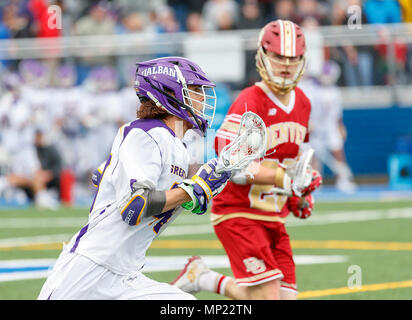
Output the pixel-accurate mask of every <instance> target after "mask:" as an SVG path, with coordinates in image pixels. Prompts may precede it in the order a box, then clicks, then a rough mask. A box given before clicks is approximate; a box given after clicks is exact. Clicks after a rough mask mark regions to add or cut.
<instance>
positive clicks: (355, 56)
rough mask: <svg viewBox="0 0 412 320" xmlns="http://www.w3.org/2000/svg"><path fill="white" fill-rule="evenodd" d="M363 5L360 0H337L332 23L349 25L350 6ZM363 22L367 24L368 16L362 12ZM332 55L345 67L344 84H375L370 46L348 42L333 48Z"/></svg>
mask: <svg viewBox="0 0 412 320" xmlns="http://www.w3.org/2000/svg"><path fill="white" fill-rule="evenodd" d="M351 5H358V6H360V5H361V1H360V0H348V1H345V0H343V1H336V2H335V3H334V5H333V8H332V18H331V22H332V25H348V21H349V15H350V14H349V13H348V7H349V6H351ZM361 20H362V24H367V23H368V20H367V17H366V16H365V15H364V14H363V12H362V17H361ZM332 56H333V58H334V59H335V60H337V61H340V63H341V64H342V68H343V76H344V84H345V85H346V86H370V85H373V84H375V83H374V82H373V78H374V74H373V72H374V70H373V65H374V64H373V63H374V50H373V48H372V47H370V46H365V45H362V46H354V45H353V44H351V43H349V42H348V43H347V44H346V45H345V46H342V47H339V48H337V49H336V50H334V49H333V48H332Z"/></svg>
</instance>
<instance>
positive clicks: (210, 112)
mask: <svg viewBox="0 0 412 320" xmlns="http://www.w3.org/2000/svg"><path fill="white" fill-rule="evenodd" d="M136 65H137V70H136V81H135V89H136V94H137V96H139V98H142V97H144V98H147V99H150V100H152V101H153V102H154V103H156V105H157V106H158V107H161V108H162V109H164V110H165V111H167V112H168V113H170V114H172V115H175V116H177V117H179V118H181V119H183V120H186V121H188V122H189V123H191V124H192V125H193V126H194V128H195V129H198V130H200V131H201V133H202V134H203V135H205V133H206V130H207V128H208V127H209V128H210V126H211V125H212V122H213V118H214V115H215V109H216V93H215V90H214V87H215V86H216V85H215V84H214V83H213V82H211V81H210V80H209V79H208V78H207V77H206V74H205V73H204V72H203V71H202V69H200V67H199V66H198V65H197V64H196V63H194V62H192V61H190V60H189V59H186V58H183V57H165V58H159V59H153V60H149V61H144V62H138V63H137V64H136ZM191 85H193V86H199V88H200V89H201V92H199V91H200V90H199V91H194V90H191V89H189V87H188V86H191ZM190 92H192V93H195V94H194V95H192V96H199V95H203V96H202V97H201V98H200V99H201V100H197V99H195V98H191V97H190V95H189V93H190ZM193 102H197V105H201V106H202V110H198V109H196V108H195V107H194V106H193Z"/></svg>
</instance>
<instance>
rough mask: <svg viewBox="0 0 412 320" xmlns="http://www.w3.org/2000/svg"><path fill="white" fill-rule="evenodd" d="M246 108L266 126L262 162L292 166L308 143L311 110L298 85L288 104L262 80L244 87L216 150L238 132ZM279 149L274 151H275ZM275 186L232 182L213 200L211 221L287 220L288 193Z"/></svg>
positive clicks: (223, 127) (233, 106) (266, 165)
mask: <svg viewBox="0 0 412 320" xmlns="http://www.w3.org/2000/svg"><path fill="white" fill-rule="evenodd" d="M245 111H253V112H255V113H257V114H258V115H259V116H260V117H261V118H262V119H263V121H264V122H265V124H266V127H267V139H268V140H267V156H265V157H264V159H263V160H262V161H261V163H260V164H261V165H262V166H265V167H269V168H276V166H277V163H282V164H284V165H290V164H291V163H293V162H294V161H295V160H296V157H297V155H298V152H299V147H300V145H301V144H302V143H304V142H308V140H309V133H308V123H309V117H310V111H311V105H310V101H309V99H308V98H307V97H306V96H305V94H304V93H303V91H302V90H300V89H299V88H295V89H294V90H293V91H292V92H291V95H290V102H289V105H287V106H285V105H283V104H282V103H281V102H280V101H279V99H277V98H276V96H275V95H274V94H273V93H272V92H271V91H270V90H269V89H268V88H267V86H266V85H265V84H264V83H263V82H258V83H256V84H255V85H254V86H251V87H249V88H246V89H245V90H243V91H242V92H241V93H240V95H239V97H238V98H237V99H236V101H235V102H234V103H233V104H232V106H231V107H230V109H229V111H228V114H227V115H226V117H225V120H224V122H223V124H222V126H221V127H220V129H219V130H218V132H217V134H216V138H215V150H216V152H217V153H218V154H219V152H220V150H221V149H222V148H223V147H224V146H225V145H227V144H228V143H229V142H230V141H231V140H232V139H233V138H234V137H235V136H236V133H237V130H238V128H239V123H240V117H241V115H242V114H243V113H244V112H245ZM274 150H276V151H275V152H273V151H274ZM272 187H273V185H239V184H235V183H233V182H231V181H229V182H228V184H227V186H226V188H225V189H224V190H223V191H222V192H221V193H220V194H219V195H218V196H216V197H215V198H214V199H213V206H212V221H213V222H214V223H215V224H216V223H219V222H221V221H223V220H226V219H230V218H231V217H239V216H244V217H248V218H250V219H257V220H265V221H280V222H284V218H285V217H286V216H287V215H288V214H289V212H288V210H287V208H286V206H285V203H286V200H287V197H286V196H281V195H276V194H274V193H273V192H271V189H272Z"/></svg>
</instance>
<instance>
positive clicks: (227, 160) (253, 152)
mask: <svg viewBox="0 0 412 320" xmlns="http://www.w3.org/2000/svg"><path fill="white" fill-rule="evenodd" d="M266 142H267V139H266V125H265V123H264V122H263V120H262V118H261V117H259V116H258V115H257V114H256V113H254V112H250V111H248V112H245V113H244V114H243V115H242V118H241V120H240V126H239V130H238V133H237V137H236V138H235V139H234V140H233V141H232V142H231V143H229V144H228V145H227V146H225V147H224V148H223V149H222V151H221V152H220V154H219V158H218V164H217V168H216V172H218V173H219V172H223V171H232V170H242V169H244V168H247V166H248V165H249V164H250V163H251V162H252V161H253V160H255V159H258V158H262V157H263V156H264V155H265V152H266Z"/></svg>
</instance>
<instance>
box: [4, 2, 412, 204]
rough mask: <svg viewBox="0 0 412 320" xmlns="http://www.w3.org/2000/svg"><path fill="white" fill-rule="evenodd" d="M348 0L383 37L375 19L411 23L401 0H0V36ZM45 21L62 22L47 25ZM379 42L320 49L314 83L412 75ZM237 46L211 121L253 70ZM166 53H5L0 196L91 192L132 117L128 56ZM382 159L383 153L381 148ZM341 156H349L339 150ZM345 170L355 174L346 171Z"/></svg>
mask: <svg viewBox="0 0 412 320" xmlns="http://www.w3.org/2000/svg"><path fill="white" fill-rule="evenodd" d="M351 6H358V7H359V8H360V9H361V11H360V13H361V16H360V19H361V24H362V25H376V26H377V31H376V32H377V36H378V37H380V38H382V41H383V42H385V39H386V38H385V37H387V36H388V35H387V33H385V29H379V26H380V25H387V24H404V23H411V22H412V1H410V0H364V1H361V0H276V1H275V0H151V1H148V0H112V1H90V0H4V1H1V2H0V39H1V40H13V39H22V40H24V39H43V38H48V39H53V38H56V39H59V38H64V37H78V36H80V37H81V36H86V37H87V36H90V37H109V36H116V35H119V36H121V35H136V36H138V37H141V39H147V38H156V36H157V35H164V34H176V33H184V34H185V35H186V36H187V37H189V36H190V35H203V34H206V33H210V32H222V31H229V32H230V31H240V30H255V29H256V30H258V29H260V28H262V27H263V26H264V25H265V24H266V23H267V22H269V21H272V20H275V19H285V20H291V21H294V22H296V23H298V24H299V25H301V26H302V27H303V28H304V29H305V30H309V29H310V30H316V28H322V27H328V26H330V27H332V26H348V25H349V24H350V23H351V11H350V9H349V8H350V7H351ZM50 8H52V10H50ZM56 10H57V11H61V13H62V16H61V18H62V19H61V21H54V20H53V19H54V18H53V15H54V14H55V13H56ZM50 21H53V22H55V23H56V24H58V23H61V25H60V27H58V28H50ZM1 40H0V43H2V42H1ZM142 41H143V40H142ZM2 46H3V44H1V45H0V48H1V47H2ZM388 48H389V47H388V45H386V44H378V45H376V44H367V43H366V44H364V45H356V46H355V45H353V44H351V43H343V44H342V45H339V46H334V47H328V48H324V54H323V57H324V60H325V61H321V65H322V66H323V67H321V68H320V71H319V72H320V73H319V74H317V75H316V76H317V77H318V78H319V77H320V76H321V74H324V75H325V76H326V78H328V77H329V78H328V80H326V82H322V81H318V82H317V84H318V87H319V86H330V85H333V86H334V87H339V88H344V87H347V88H351V87H362V86H385V85H393V84H394V82H396V84H399V85H409V84H412V50H411V49H412V46H411V44H410V43H407V42H403V41H401V40H396V41H394V44H393V46H392V47H391V48H393V51H390V50H389V49H388ZM246 51H247V54H246V61H245V64H244V65H241V66H239V68H243V69H244V71H245V76H244V77H243V78H242V80H241V81H221V82H219V85H218V87H217V94H218V109H217V114H216V121H215V124H214V127H215V128H217V127H218V126H219V124H220V123H221V121H222V120H223V117H224V114H225V112H226V111H227V109H228V107H229V106H230V103H231V101H232V99H233V96H234V95H235V93H236V92H237V90H240V89H241V88H243V87H244V86H246V85H250V84H252V83H254V82H255V81H258V80H259V77H258V74H257V73H256V70H255V62H254V55H255V48H254V47H253V46H252V47H251V48H249V49H246ZM160 52H162V53H160ZM168 53H169V52H168V50H167V48H162V49H159V52H158V53H156V54H153V55H150V54H142V55H141V56H136V55H132V56H130V57H128V56H127V55H122V56H120V55H106V54H100V55H99V54H95V55H85V56H83V57H82V56H68V57H60V58H53V59H39V58H27V59H26V58H25V59H19V58H13V59H8V58H7V57H5V56H4V55H2V56H1V57H0V68H1V76H0V81H1V92H0V94H1V96H0V126H1V129H0V198H3V199H6V200H7V199H10V198H13V201H17V202H19V201H20V202H21V203H25V202H26V201H27V199H29V200H33V201H35V203H36V204H37V205H39V206H42V207H48V208H55V207H57V206H58V205H59V203H60V201H61V200H63V201H65V202H67V203H72V202H73V199H74V198H76V197H77V196H78V195H79V194H81V193H85V194H87V193H88V192H90V182H91V179H90V178H91V175H92V172H93V170H94V169H96V167H97V166H98V165H100V163H101V162H102V161H103V160H104V159H105V157H106V156H107V154H108V153H109V152H110V151H109V148H110V146H111V143H112V139H113V137H114V134H115V132H116V130H117V129H118V127H119V126H120V125H122V124H124V123H126V122H129V121H131V120H133V119H134V118H135V114H136V108H138V105H139V102H138V99H137V97H136V96H135V92H134V90H133V87H132V86H133V82H134V71H135V70H134V62H135V61H136V60H146V59H150V58H155V57H157V56H159V55H165V54H168ZM177 53H179V52H177ZM170 54H173V55H177V54H176V52H170ZM218 54H219V53H218ZM389 54H393V57H394V60H393V61H394V66H393V67H394V68H395V72H396V78H394V77H391V76H390V75H391V73H390V67H389V65H388V63H389V62H388V55H389ZM331 65H332V66H333V67H330V66H331ZM308 75H309V76H311V74H310V73H309V74H308ZM331 79H332V80H331ZM320 96H321V95H320ZM329 97H330V98H331V99H332V100H333V101H332V102H331V101H329V102H328V103H329V104H331V103H332V104H333V102H335V105H336V107H337V108H338V111H337V112H335V114H336V122H337V123H339V125H340V127H339V129H336V130H341V131H342V132H343V136H344V139H346V135H347V133H346V131H345V130H346V128H345V127H344V125H343V122H342V115H343V113H342V109H341V108H342V105H341V104H339V103H337V101H339V100H337V99H336V96H335V95H334V94H332V95H330V96H329ZM318 114H319V113H318ZM383 117H385V115H383ZM319 121H321V122H322V121H324V120H322V119H319ZM389 143H392V145H393V142H389ZM392 151H393V150H392ZM356 156H358V155H356ZM385 157H386V158H385V161H386V159H387V154H385ZM342 159H343V160H342V161H346V159H345V155H343V156H342ZM354 159H356V157H355V158H354ZM365 166H366V167H368V164H365ZM383 166H386V162H385V164H383ZM332 167H333V166H332ZM372 167H373V166H372ZM368 168H371V166H369V167H368ZM379 169H380V170H381V169H382V168H381V167H380V168H379ZM385 170H386V169H385ZM332 171H333V168H332ZM359 171H362V168H360V169H359ZM365 171H367V170H365ZM366 173H367V172H366ZM335 174H336V172H335ZM348 175H349V176H351V177H352V172H350V173H348ZM73 184H76V188H75V189H73V188H72V185H73ZM349 189H351V190H353V186H352V187H351V188H349ZM53 192H54V194H53Z"/></svg>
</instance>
